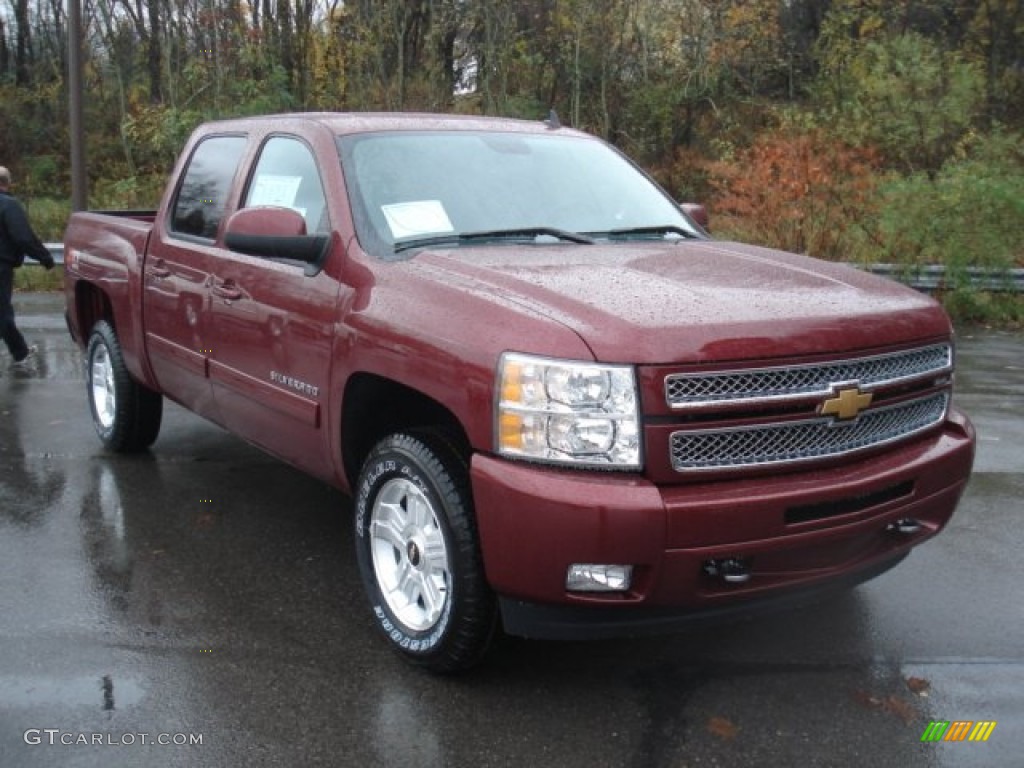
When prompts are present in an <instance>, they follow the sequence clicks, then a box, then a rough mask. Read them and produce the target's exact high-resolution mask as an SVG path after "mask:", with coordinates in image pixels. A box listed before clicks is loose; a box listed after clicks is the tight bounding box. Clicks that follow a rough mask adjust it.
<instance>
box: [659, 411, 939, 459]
mask: <svg viewBox="0 0 1024 768" xmlns="http://www.w3.org/2000/svg"><path fill="white" fill-rule="evenodd" d="M948 405H949V393H948V392H939V393H937V394H932V395H929V396H928V397H924V398H919V399H917V400H910V401H907V402H902V403H897V404H895V405H890V406H886V407H882V408H875V409H872V410H869V411H865V412H864V413H862V414H861V415H860V416H859V417H858V418H856V419H854V420H852V421H849V422H841V421H834V420H832V419H829V418H814V419H804V420H800V421H787V422H779V423H775V424H760V425H757V426H749V427H727V428H723V429H700V430H683V431H679V432H673V433H672V437H671V443H670V444H671V452H672V466H673V467H674V468H675V469H676V470H677V471H679V472H691V471H708V470H721V469H733V468H739V467H750V466H764V465H766V464H781V463H790V462H800V461H809V460H813V459H823V458H828V457H834V456H841V455H843V454H847V453H853V452H855V451H859V450H863V449H865V448H871V447H874V446H879V445H885V444H887V443H891V442H894V441H896V440H900V439H903V438H905V437H909V436H910V435H914V434H916V433H918V432H921V431H923V430H926V429H928V428H929V427H932V426H934V425H936V424H939V423H941V422H942V421H943V419H945V417H946V410H947V407H948Z"/></svg>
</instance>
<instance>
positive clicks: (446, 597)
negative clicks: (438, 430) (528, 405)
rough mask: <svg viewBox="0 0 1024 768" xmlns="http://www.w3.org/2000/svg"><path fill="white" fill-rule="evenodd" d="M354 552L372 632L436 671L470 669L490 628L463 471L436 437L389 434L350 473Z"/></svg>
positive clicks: (489, 604)
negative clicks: (353, 476)
mask: <svg viewBox="0 0 1024 768" xmlns="http://www.w3.org/2000/svg"><path fill="white" fill-rule="evenodd" d="M355 512H356V514H355V528H356V536H355V539H356V554H357V557H358V560H359V571H360V575H361V576H362V580H363V586H364V587H365V589H366V593H367V595H368V597H369V599H370V603H371V605H372V607H373V613H374V616H375V618H376V621H377V624H378V626H379V627H380V628H381V630H382V631H383V632H384V634H385V636H386V637H387V638H388V640H389V641H390V643H391V645H392V646H393V647H394V648H395V649H396V650H398V651H399V653H401V654H402V655H403V656H405V657H406V658H407V659H408V660H409V661H411V662H413V663H414V664H418V665H420V666H424V667H427V668H428V669H431V670H433V671H435V672H457V671H460V670H463V669H467V668H468V667H470V666H472V665H473V664H475V663H476V662H477V661H478V660H479V659H480V657H481V656H482V655H483V652H484V651H485V650H486V648H487V646H488V644H489V642H490V639H491V635H492V634H493V631H494V627H495V616H496V612H495V601H494V596H493V594H492V593H491V591H490V588H489V587H488V586H487V583H486V581H485V579H484V575H483V564H482V561H481V557H480V548H479V544H478V541H477V534H476V523H475V520H474V516H473V503H472V498H471V494H470V492H469V478H468V471H467V468H466V463H465V461H464V460H463V459H462V457H461V456H460V455H459V453H458V452H457V451H456V450H455V449H454V448H453V447H451V446H450V445H449V443H448V442H447V441H446V440H445V439H444V438H443V437H441V436H440V435H434V434H415V435H413V434H397V435H392V436H390V437H388V438H385V439H384V440H382V441H381V442H380V443H378V444H377V446H376V447H375V448H374V449H373V451H371V452H370V455H369V457H368V458H367V459H366V462H365V463H364V464H363V469H362V472H361V473H360V475H359V482H358V485H357V495H356V510H355Z"/></svg>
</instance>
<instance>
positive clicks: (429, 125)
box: [204, 112, 586, 136]
mask: <svg viewBox="0 0 1024 768" xmlns="http://www.w3.org/2000/svg"><path fill="white" fill-rule="evenodd" d="M267 122H276V123H281V124H288V123H292V124H302V123H307V124H308V123H315V124H318V125H322V126H325V127H327V128H328V129H329V130H330V131H331V132H332V133H334V134H336V135H343V134H349V133H366V132H369V131H423V130H426V131H514V132H518V133H545V132H548V131H551V130H552V128H551V127H550V126H549V125H548V123H546V122H544V121H543V120H539V119H538V120H517V119H513V118H506V117H486V116H481V115H447V114H434V113H426V112H284V113H279V114H273V115H259V116H255V117H242V118H233V119H228V120H217V121H213V122H209V123H206V124H205V126H204V127H205V128H206V129H207V130H210V129H213V130H218V131H224V130H246V129H248V128H251V127H255V126H257V125H262V124H265V123H267ZM559 131H560V132H561V131H564V132H566V133H572V134H575V135H580V136H582V135H586V134H583V133H581V132H579V131H575V130H572V129H569V128H560V129H559Z"/></svg>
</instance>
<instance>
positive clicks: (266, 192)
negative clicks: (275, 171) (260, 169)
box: [249, 174, 302, 208]
mask: <svg viewBox="0 0 1024 768" xmlns="http://www.w3.org/2000/svg"><path fill="white" fill-rule="evenodd" d="M300 184H302V177H301V176H274V175H272V174H263V175H260V176H257V177H256V181H255V182H253V185H252V191H251V192H250V193H249V205H253V206H255V205H279V206H281V207H282V208H295V196H296V195H297V194H298V193H299V185H300Z"/></svg>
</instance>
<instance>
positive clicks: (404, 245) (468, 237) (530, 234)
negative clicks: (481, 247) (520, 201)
mask: <svg viewBox="0 0 1024 768" xmlns="http://www.w3.org/2000/svg"><path fill="white" fill-rule="evenodd" d="M538 237H550V238H554V239H555V240H563V241H565V242H569V243H580V244H585V245H592V244H593V242H594V240H593V238H591V237H588V236H587V235H581V234H580V233H578V232H569V231H568V230H564V229H557V228H555V227H523V228H521V229H490V230H483V231H480V232H461V233H455V232H453V233H452V234H450V235H432V236H430V237H417V238H415V239H412V240H402V241H401V242H397V243H395V253H400V252H401V251H407V250H409V249H411V248H430V247H431V246H434V245H465V244H467V243H479V242H487V241H489V240H497V241H501V240H535V239H536V238H538Z"/></svg>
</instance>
